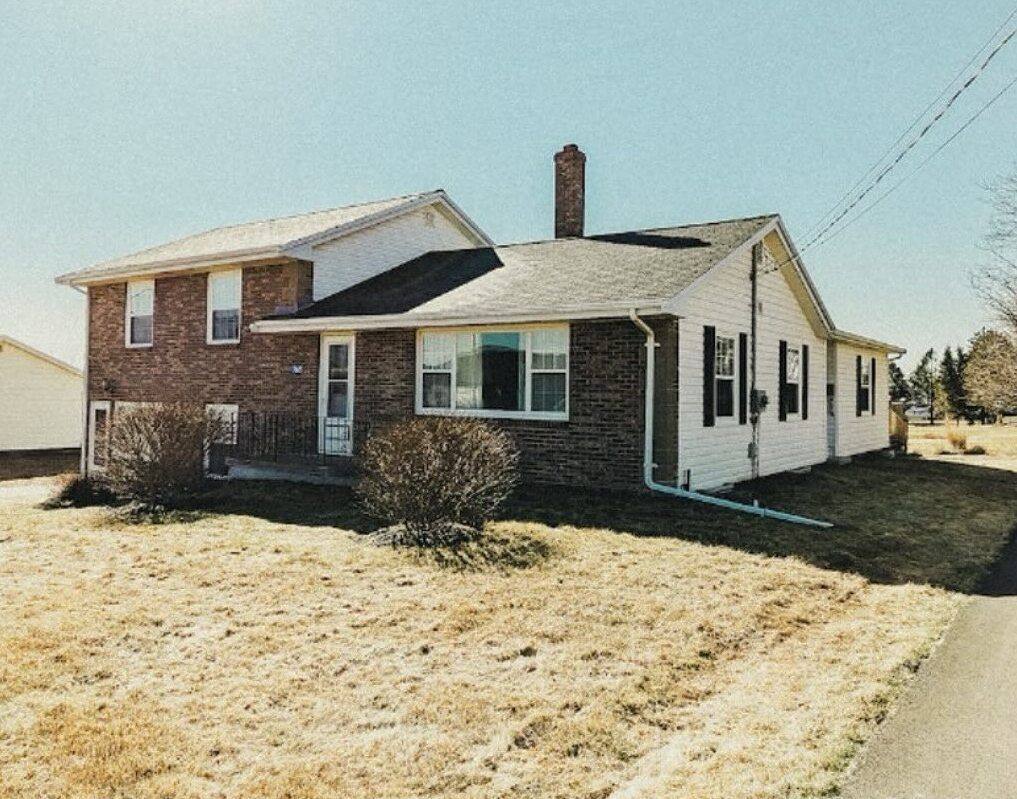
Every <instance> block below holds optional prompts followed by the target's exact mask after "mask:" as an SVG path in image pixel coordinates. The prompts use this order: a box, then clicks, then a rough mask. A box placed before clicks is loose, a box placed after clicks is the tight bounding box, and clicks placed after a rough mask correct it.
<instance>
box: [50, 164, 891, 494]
mask: <svg viewBox="0 0 1017 799" xmlns="http://www.w3.org/2000/svg"><path fill="white" fill-rule="evenodd" d="M585 161H586V157H585V155H584V154H583V153H582V152H581V151H580V150H579V149H578V148H576V147H575V145H567V146H566V147H565V148H564V149H563V150H562V151H560V152H559V153H557V154H555V158H554V163H555V238H554V239H551V240H549V241H537V242H530V243H525V244H513V245H504V246H497V245H494V244H493V243H492V242H491V240H490V239H489V238H488V237H487V235H486V234H485V233H484V232H483V230H481V229H480V228H479V227H478V226H477V225H476V224H475V223H474V222H473V221H472V220H471V219H470V218H469V217H468V216H467V215H466V214H465V213H463V211H462V210H461V209H460V208H459V207H458V206H456V205H455V203H454V202H453V201H452V200H451V199H450V198H449V197H448V196H447V195H446V194H445V193H444V192H442V191H435V192H428V193H424V194H419V195H412V196H409V197H400V198H394V199H390V200H384V201H380V202H375V203H368V204H364V205H358V206H349V207H345V208H339V209H332V210H329V211H321V212H315V213H311V214H304V215H300V216H294V217H286V218H282V219H273V220H267V221H261V222H253V223H248V224H243V225H236V226H232V227H226V228H217V229H214V230H210V231H207V232H205V233H201V234H197V235H195V236H190V237H187V238H184V239H180V240H178V241H174V242H170V243H169V244H165V245H161V246H158V247H154V248H152V249H149V250H145V251H142V252H140V253H136V254H134V255H129V256H126V257H124V258H119V259H116V260H114V261H110V262H106V263H103V264H99V265H97V266H94V267H91V268H89V269H84V270H81V271H78V272H74V273H72V274H69V275H65V276H62V277H60V278H58V282H61V283H65V284H69V285H73V286H75V287H78V288H81V289H84V290H85V291H86V293H87V297H88V314H87V319H88V322H87V326H88V331H87V336H88V347H87V349H88V355H87V364H86V386H87V401H88V413H87V414H86V430H85V436H84V441H85V442H86V446H85V447H84V455H83V459H82V469H83V470H85V471H89V470H100V469H101V468H102V464H103V457H104V445H105V440H106V439H105V436H106V434H107V431H108V429H109V425H110V423H111V422H112V423H115V415H116V412H117V408H118V407H120V408H123V407H130V406H131V405H132V404H135V403H145V402H160V401H169V400H190V401H198V402H202V403H205V404H206V405H207V406H209V407H210V408H211V409H213V410H215V411H216V412H218V413H222V414H224V415H227V416H229V417H230V418H232V419H234V420H236V427H235V431H236V437H235V440H234V441H232V442H229V443H231V444H232V449H231V450H230V451H231V452H232V453H233V454H234V456H235V458H234V459H233V460H231V462H230V464H229V467H230V470H231V472H232V473H234V474H236V475H237V476H241V475H244V474H254V473H258V469H259V468H261V469H262V471H261V473H262V474H268V473H269V472H267V471H265V469H266V468H268V467H265V464H264V458H263V457H259V456H264V455H265V453H266V452H267V451H268V444H269V443H271V444H272V447H271V450H272V455H273V458H274V464H275V465H274V466H273V467H271V472H270V473H272V474H279V472H280V471H284V473H285V470H284V469H283V467H282V466H281V465H280V458H279V457H278V456H279V452H280V446H279V442H280V440H282V441H283V443H284V446H283V447H281V449H282V450H284V451H285V453H288V454H291V455H293V456H294V457H293V458H290V459H288V460H287V461H286V463H287V464H289V465H288V466H286V469H291V468H292V469H296V468H298V467H299V468H301V469H302V470H303V473H304V474H308V473H310V472H308V468H309V467H308V466H307V463H308V462H310V461H313V462H315V463H328V464H332V465H339V466H342V465H343V464H347V463H354V462H355V459H356V455H357V452H358V448H359V446H360V444H362V442H363V441H364V440H365V439H366V437H367V436H369V435H370V433H371V431H372V430H375V429H378V428H380V427H382V426H384V425H385V424H387V423H390V422H392V421H394V420H398V419H405V418H409V417H412V416H414V415H461V416H473V417H479V418H483V419H486V420H489V421H490V422H491V423H492V424H496V425H499V426H501V427H503V428H505V429H507V430H508V431H510V432H511V434H512V435H513V437H514V438H515V440H516V442H517V443H518V445H519V448H520V451H521V456H522V457H521V468H522V474H523V477H524V479H526V480H529V481H539V482H543V483H556V484H571V485H584V486H604V485H610V486H622V487H638V486H641V485H647V486H649V487H651V488H660V487H668V486H670V487H674V488H677V489H678V490H686V491H688V490H692V491H696V490H703V489H711V488H716V487H718V486H721V485H724V484H727V483H732V482H736V481H739V480H745V479H749V478H752V477H754V476H759V475H765V474H771V473H775V472H780V471H785V470H789V469H796V468H800V467H803V466H808V465H811V464H815V463H819V462H822V461H824V460H826V459H827V458H832V457H845V456H850V455H852V454H856V453H859V452H864V451H868V450H875V449H881V448H884V447H886V446H887V444H888V420H887V413H888V401H887V399H888V394H887V389H888V380H887V361H888V358H889V357H890V356H892V355H893V354H896V353H901V352H903V350H901V349H900V348H898V347H895V346H893V345H889V344H884V343H881V342H878V341H875V340H873V339H869V338H865V337H862V336H858V335H854V334H849V333H845V332H843V331H840V330H838V329H837V328H836V327H835V326H834V325H833V323H832V320H831V319H830V316H829V313H828V312H827V310H826V308H825V307H824V305H823V303H822V301H821V299H820V298H819V294H818V292H817V291H816V289H815V286H814V285H813V284H812V281H811V280H810V278H809V276H808V274H807V272H806V271H805V269H804V266H803V265H802V263H801V259H800V258H799V257H798V256H797V254H796V252H795V249H794V246H793V244H792V243H791V240H790V238H789V236H788V234H787V231H786V230H785V229H784V226H783V224H782V222H781V220H780V217H779V216H776V215H766V216H759V217H752V218H747V219H734V220H727V221H720V222H711V223H705V224H695V225H681V226H675V227H668V228H661V229H654V230H637V231H629V232H623V233H616V234H606V235H584V230H583V225H584V201H585ZM647 353H650V354H651V356H652V357H651V359H650V360H648V359H647ZM298 455H299V456H302V457H303V458H304V460H301V459H300V458H298V457H296V456H298ZM314 469H317V470H319V471H320V467H314ZM311 471H312V472H314V470H313V469H312V470H311ZM314 473H317V472H314Z"/></svg>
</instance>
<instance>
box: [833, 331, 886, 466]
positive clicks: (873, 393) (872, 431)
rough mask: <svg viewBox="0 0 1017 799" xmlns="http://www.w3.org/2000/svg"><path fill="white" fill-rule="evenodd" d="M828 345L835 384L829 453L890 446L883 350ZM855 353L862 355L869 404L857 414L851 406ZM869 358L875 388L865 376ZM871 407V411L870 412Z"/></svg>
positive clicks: (839, 454) (847, 453)
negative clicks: (830, 451) (832, 443)
mask: <svg viewBox="0 0 1017 799" xmlns="http://www.w3.org/2000/svg"><path fill="white" fill-rule="evenodd" d="M830 348H831V350H832V355H831V357H830V362H831V365H832V368H831V375H832V380H833V382H834V383H835V384H836V394H835V397H834V418H833V423H834V424H835V425H836V429H835V432H834V442H835V446H834V452H833V454H834V455H836V456H837V457H841V458H845V457H849V456H851V455H859V454H861V453H863V452H873V451H875V450H880V449H885V448H886V447H888V446H890V420H889V413H890V390H889V389H890V386H889V371H888V370H889V367H888V366H887V363H888V361H887V356H886V353H885V352H880V351H879V350H872V349H865V348H862V347H854V346H851V345H849V344H841V343H835V342H831V343H830ZM859 355H860V356H861V358H862V376H863V380H864V379H865V377H869V379H870V386H869V407H868V409H867V410H863V411H862V414H861V416H859V415H858V412H857V409H856V405H855V402H856V399H855V387H856V380H857V368H858V360H857V358H858V356H859ZM873 358H875V359H876V374H875V390H873V388H872V386H871V377H870V376H869V370H870V369H871V364H872V359H873ZM863 385H864V383H863ZM873 403H875V404H874V405H873ZM873 408H875V411H876V412H875V413H873V412H872V411H873Z"/></svg>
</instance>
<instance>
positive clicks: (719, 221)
mask: <svg viewBox="0 0 1017 799" xmlns="http://www.w3.org/2000/svg"><path fill="white" fill-rule="evenodd" d="M779 216H780V214H779V213H771V214H755V215H753V216H737V217H732V218H730V219H716V220H714V221H712V222H687V223H685V224H682V225H661V226H660V227H641V228H633V229H632V230H610V231H607V232H604V233H593V234H590V235H586V236H563V237H561V238H550V239H530V240H528V241H513V242H510V243H509V244H496V245H494V246H495V247H497V248H498V249H505V248H507V247H527V246H530V245H533V244H550V243H552V242H555V241H588V240H591V239H592V240H596V239H597V238H599V237H603V236H620V235H622V234H625V233H656V232H657V231H660V230H676V229H679V228H687V227H710V226H712V225H730V224H732V223H734V222H751V221H752V220H755V219H759V220H763V219H776V218H777V217H779Z"/></svg>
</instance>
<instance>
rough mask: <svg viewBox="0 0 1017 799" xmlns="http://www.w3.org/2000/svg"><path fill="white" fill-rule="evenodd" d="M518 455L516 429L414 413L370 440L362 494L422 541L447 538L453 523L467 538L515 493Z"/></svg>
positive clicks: (382, 515) (377, 513) (375, 510)
mask: <svg viewBox="0 0 1017 799" xmlns="http://www.w3.org/2000/svg"><path fill="white" fill-rule="evenodd" d="M518 458H519V455H518V451H517V450H516V448H515V446H514V444H513V443H512V439H511V438H510V437H509V435H508V434H507V433H505V432H504V431H501V430H497V429H495V428H493V427H491V426H490V425H487V424H484V423H483V422H479V421H476V420H473V419H446V418H419V419H411V420H409V421H406V422H399V423H397V424H394V425H392V426H391V427H389V428H388V429H386V430H384V431H382V432H381V433H378V434H375V435H373V436H371V437H370V438H369V439H368V440H367V443H366V444H365V445H364V451H363V457H362V460H361V470H362V474H361V479H360V482H359V483H358V486H357V493H358V495H359V496H360V500H361V502H362V503H363V506H364V508H365V510H366V511H367V513H368V514H370V515H371V516H373V517H374V518H376V519H378V520H380V521H381V522H383V523H385V524H388V525H392V526H398V527H401V528H403V529H404V530H406V531H408V532H409V533H410V534H411V538H412V539H413V540H414V541H415V543H418V544H431V545H433V544H435V543H440V539H441V536H442V532H443V531H445V530H447V531H449V533H450V534H451V535H453V536H454V537H455V538H456V540H459V539H460V538H462V537H463V530H462V527H463V526H465V527H469V528H474V529H479V528H480V527H482V526H483V524H484V522H485V521H487V520H488V519H490V518H491V516H492V515H493V513H494V511H495V510H496V509H497V508H498V506H499V505H501V503H502V502H504V501H505V499H506V498H507V497H508V495H509V494H510V493H511V492H512V489H513V488H514V486H515V483H516V464H517V461H518ZM388 538H393V536H388ZM400 542H401V543H406V540H405V537H403V538H402V539H400Z"/></svg>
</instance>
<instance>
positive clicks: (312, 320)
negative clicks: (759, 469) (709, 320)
mask: <svg viewBox="0 0 1017 799" xmlns="http://www.w3.org/2000/svg"><path fill="white" fill-rule="evenodd" d="M633 309H635V310H636V312H637V313H638V314H639V315H640V316H657V315H661V314H668V315H674V314H672V313H671V312H669V311H665V310H664V308H663V305H662V303H661V302H660V300H646V301H639V302H635V303H633V302H626V303H611V304H605V305H586V306H562V307H558V308H536V309H532V310H524V311H510V312H500V313H499V312H492V313H485V312H483V311H479V312H478V311H473V312H470V313H464V314H454V313H441V314H427V313H400V314H374V315H361V316H320V317H308V318H296V317H294V318H290V319H263V320H261V321H259V322H254V323H252V324H251V326H250V330H251V332H252V333H326V332H331V331H346V330H385V329H405V328H418V327H458V326H468V325H499V324H525V323H539V322H569V321H580V320H585V319H621V318H627V317H628V316H629V313H630V312H631V311H632V310H633Z"/></svg>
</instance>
